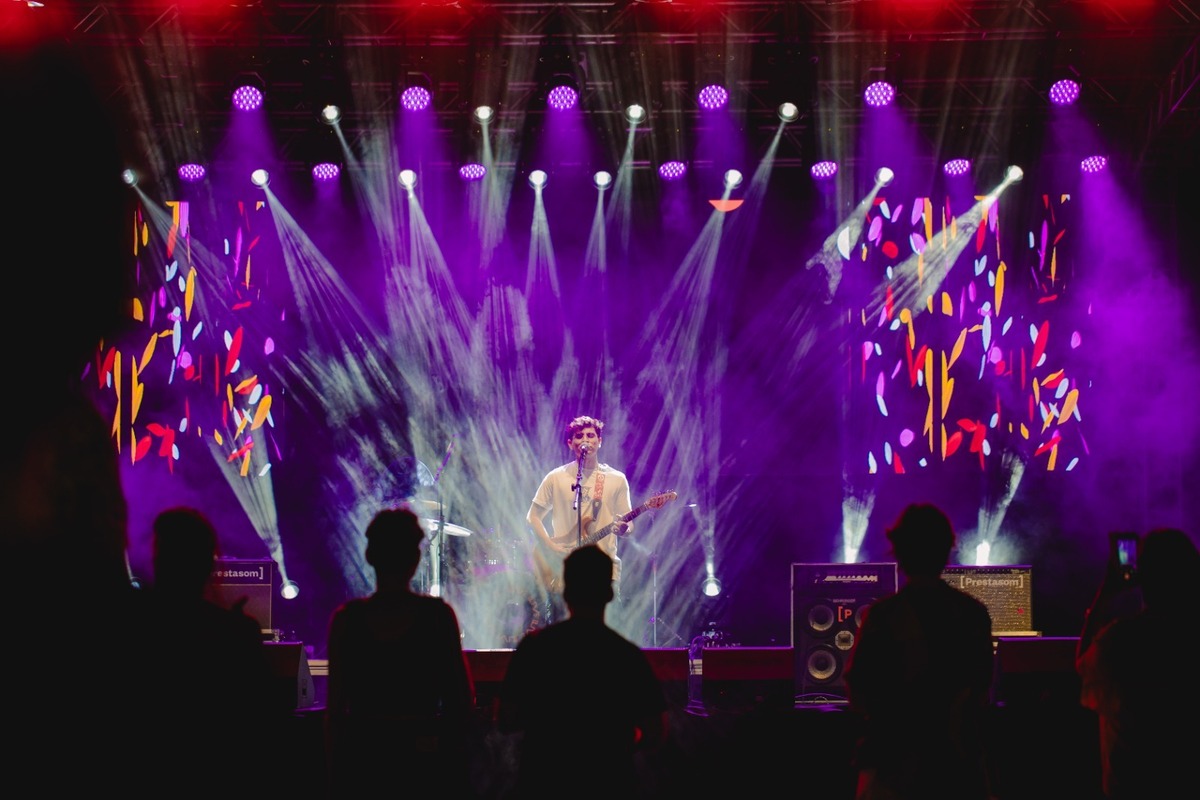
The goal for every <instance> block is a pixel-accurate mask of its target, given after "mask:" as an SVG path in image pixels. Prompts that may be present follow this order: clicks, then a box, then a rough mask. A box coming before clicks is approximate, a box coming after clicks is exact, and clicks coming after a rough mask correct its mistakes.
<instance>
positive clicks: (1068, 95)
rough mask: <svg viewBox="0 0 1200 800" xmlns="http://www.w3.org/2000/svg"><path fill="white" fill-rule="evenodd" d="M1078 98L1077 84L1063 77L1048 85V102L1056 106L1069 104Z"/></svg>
mask: <svg viewBox="0 0 1200 800" xmlns="http://www.w3.org/2000/svg"><path fill="white" fill-rule="evenodd" d="M1078 99H1079V84H1078V83H1076V82H1075V81H1073V80H1070V79H1069V78H1064V79H1063V80H1061V81H1058V82H1057V83H1055V84H1054V85H1053V86H1051V87H1050V102H1052V103H1054V105H1056V106H1069V105H1071V104H1072V103H1074V102H1075V101H1076V100H1078Z"/></svg>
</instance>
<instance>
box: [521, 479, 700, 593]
mask: <svg viewBox="0 0 1200 800" xmlns="http://www.w3.org/2000/svg"><path fill="white" fill-rule="evenodd" d="M678 496H679V495H678V494H677V493H676V492H660V493H658V494H656V495H654V496H653V497H651V498H650V499H649V500H647V501H646V502H644V503H642V504H641V505H640V506H638V507H636V508H634V509H633V510H632V511H629V512H627V513H625V514H622V515H621V516H619V517H617V518H616V519H614V520H613V521H612V522H610V523H609V524H607V525H605V526H604V527H603V528H600V529H598V530H595V531H592V530H589V529H588V526H589V525H590V524H591V522H592V520H591V518H590V517H584V518H583V519H582V520H581V521H582V522H583V535H582V536H579V535H577V534H576V533H575V532H574V531H572V532H571V533H570V534H568V535H566V536H563V537H558V536H556V537H554V540H553V541H554V542H556V543H558V544H567V545H570V547H571V549H572V550H576V549H578V548H580V547H584V546H586V545H591V544H596V543H597V542H599V541H601V540H602V539H605V538H607V537H608V536H609V535H610V534H613V533H616V532H617V530H618V529H620V528H621V526H623V525H626V524H628V523H630V522H633V521H634V520H635V519H637V518H638V517H639V516H641V515H642V514H644V513H645V512H647V511H650V510H653V509H656V508H662V507H663V506H665V505H666V504H667V503H669V502H671V501H672V500H674V499H675V498H677V497H678ZM618 535H619V536H623V535H624V534H618ZM547 556H553V564H551V563H550V561H548V560H547ZM564 559H565V556H564V555H563V554H561V553H558V552H552V551H551V550H550V548H548V547H539V548H536V549H535V550H534V561H535V562H536V564H537V570H538V573H540V576H541V579H542V585H543V586H545V587H546V588H547V589H548V590H549V591H550V592H551V593H558V592H560V591H561V588H562V587H561V583H560V582H561V575H562V562H563V560H564Z"/></svg>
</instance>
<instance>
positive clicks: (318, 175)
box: [312, 161, 342, 181]
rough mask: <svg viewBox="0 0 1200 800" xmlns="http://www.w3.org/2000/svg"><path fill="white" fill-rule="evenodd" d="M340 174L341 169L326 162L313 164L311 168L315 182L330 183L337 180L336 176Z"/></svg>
mask: <svg viewBox="0 0 1200 800" xmlns="http://www.w3.org/2000/svg"><path fill="white" fill-rule="evenodd" d="M341 174H342V168H341V167H339V166H338V165H337V164H331V163H330V162H328V161H322V162H321V163H320V164H314V165H313V168H312V176H313V180H315V181H332V180H337V177H338V175H341Z"/></svg>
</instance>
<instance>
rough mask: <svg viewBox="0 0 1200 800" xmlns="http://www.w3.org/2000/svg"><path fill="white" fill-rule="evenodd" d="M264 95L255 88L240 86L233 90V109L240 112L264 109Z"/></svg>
mask: <svg viewBox="0 0 1200 800" xmlns="http://www.w3.org/2000/svg"><path fill="white" fill-rule="evenodd" d="M262 104H263V93H262V92H261V91H259V90H258V89H257V88H256V87H254V86H248V85H247V86H239V87H238V88H236V89H234V90H233V107H234V108H236V109H237V110H238V111H255V110H257V109H260V108H262Z"/></svg>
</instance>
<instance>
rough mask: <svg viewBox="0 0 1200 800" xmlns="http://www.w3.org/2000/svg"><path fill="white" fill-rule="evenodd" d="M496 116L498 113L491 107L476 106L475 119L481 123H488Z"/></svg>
mask: <svg viewBox="0 0 1200 800" xmlns="http://www.w3.org/2000/svg"><path fill="white" fill-rule="evenodd" d="M495 114H496V112H495V111H493V110H492V107H491V106H476V107H475V119H477V120H478V121H480V122H487V121H488V120H490V119H491V118H492V117H493V116H495Z"/></svg>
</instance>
